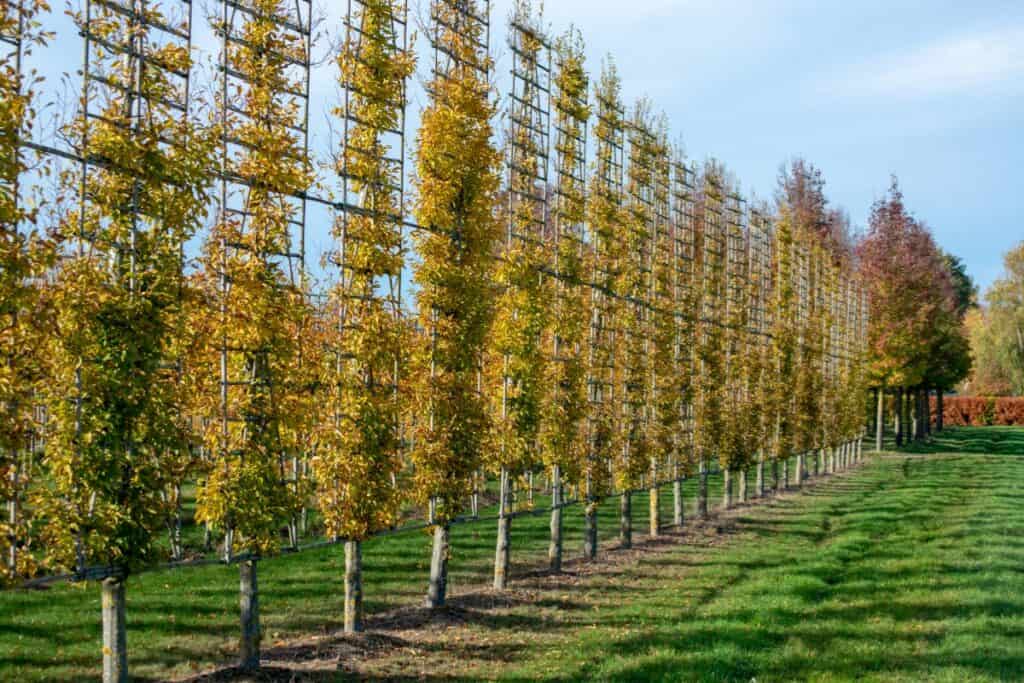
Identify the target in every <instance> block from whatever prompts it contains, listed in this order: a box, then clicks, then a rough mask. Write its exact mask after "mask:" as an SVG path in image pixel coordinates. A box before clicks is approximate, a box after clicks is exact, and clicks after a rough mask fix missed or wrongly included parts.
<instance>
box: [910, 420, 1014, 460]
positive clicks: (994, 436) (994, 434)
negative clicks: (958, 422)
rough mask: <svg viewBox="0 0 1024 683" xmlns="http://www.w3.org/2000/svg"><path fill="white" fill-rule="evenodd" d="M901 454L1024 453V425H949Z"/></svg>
mask: <svg viewBox="0 0 1024 683" xmlns="http://www.w3.org/2000/svg"><path fill="white" fill-rule="evenodd" d="M897 450H898V452H900V453H920V454H930V453H976V454H991V455H1022V456H1024V428H1021V427H947V428H946V429H944V430H942V431H941V432H937V433H932V434H931V435H930V436H929V437H928V438H927V439H924V440H921V441H912V442H911V443H909V444H906V445H905V446H903V447H902V448H900V449H897Z"/></svg>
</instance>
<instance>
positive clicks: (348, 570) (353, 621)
mask: <svg viewBox="0 0 1024 683" xmlns="http://www.w3.org/2000/svg"><path fill="white" fill-rule="evenodd" d="M362 630H363V544H362V543H360V542H359V541H351V540H349V541H345V633H359V632H361V631H362Z"/></svg>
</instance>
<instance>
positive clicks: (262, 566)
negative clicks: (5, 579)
mask: <svg viewBox="0 0 1024 683" xmlns="http://www.w3.org/2000/svg"><path fill="white" fill-rule="evenodd" d="M753 482H754V479H753V471H752V470H751V475H750V487H751V490H753V485H754V484H753ZM721 486H722V483H721V478H720V476H715V477H712V478H711V481H710V482H709V489H710V491H709V499H710V505H711V507H712V508H715V507H718V506H720V505H721V495H722V488H721ZM695 494H696V482H695V481H687V482H684V500H685V501H686V514H687V515H690V514H692V513H693V510H694V504H695ZM548 502H549V500H548V498H547V497H545V496H538V497H537V498H536V501H535V504H536V505H537V506H545V505H547V504H548ZM659 509H660V511H661V518H662V521H663V523H671V520H672V494H671V488H670V487H665V488H663V489H662V493H661V495H660V497H659ZM494 512H495V511H494V510H493V509H490V508H488V509H482V510H481V513H482V515H490V514H493V513H494ZM632 512H633V520H634V523H633V526H634V530H635V531H634V533H636V534H637V535H639V534H641V533H645V532H646V529H647V515H648V498H647V495H646V494H635V495H634V497H633V508H632ZM564 525H565V526H564V529H565V531H564V538H565V554H564V556H565V558H566V560H570V559H572V558H574V557H578V556H579V555H580V554H581V551H582V545H583V531H582V529H583V520H582V511H581V509H580V508H579V507H578V506H576V507H571V508H567V509H566V510H565V512H564ZM495 526H496V523H495V522H493V521H480V522H475V523H468V524H462V525H457V526H455V527H453V530H452V545H453V550H452V557H451V562H450V571H451V584H450V585H451V589H450V590H451V591H452V593H453V594H458V593H459V592H460V591H462V590H464V589H466V588H467V587H478V586H479V585H480V584H485V583H489V581H490V578H491V572H492V562H493V558H494V541H495V539H494V535H495ZM599 531H600V538H601V543H602V544H603V547H609V546H610V545H612V544H614V543H615V539H616V537H617V534H618V503H617V499H610V500H608V501H607V502H606V503H605V504H603V505H602V506H601V509H600V514H599ZM199 534H200V532H199V531H198V530H197V529H194V528H193V529H186V535H187V537H189V538H192V539H198V538H199ZM512 544H513V545H512V548H513V556H512V563H513V566H512V569H513V579H514V578H515V576H516V574H517V573H518V574H522V573H523V572H525V571H527V570H528V569H531V568H535V567H537V566H538V565H539V564H540V563H541V562H543V559H544V558H545V557H546V552H547V544H548V517H547V515H537V516H533V517H521V518H517V519H516V520H514V522H513V524H512ZM429 558H430V538H429V536H428V534H427V533H426V531H408V532H402V533H398V534H395V535H392V536H385V537H380V538H375V539H372V540H370V541H368V542H366V543H365V544H364V550H363V559H364V570H363V581H364V595H365V606H366V611H367V613H368V615H372V614H373V613H375V612H380V611H382V610H386V609H391V608H394V607H397V606H400V605H408V604H411V603H418V602H419V601H421V599H422V597H423V596H424V595H425V591H426V584H427V576H428V573H429ZM237 572H238V570H237V568H236V567H233V566H230V567H226V566H222V565H210V566H199V567H186V568H179V569H171V570H160V571H151V572H146V573H142V574H139V575H136V576H132V577H130V578H129V581H128V588H127V619H128V653H129V666H130V669H131V671H132V673H133V675H134V676H136V677H138V678H139V679H146V678H150V679H157V678H164V677H168V676H181V675H186V674H188V673H190V672H193V671H197V670H199V669H207V668H209V667H210V666H212V665H217V664H223V663H225V662H231V661H233V660H234V658H235V657H236V653H237V648H238V631H239V625H238V573H237ZM343 575H344V552H343V548H342V547H341V546H333V547H327V548H321V549H315V550H309V551H304V552H302V553H298V554H290V555H289V554H285V555H282V556H280V557H275V558H267V559H265V560H262V561H261V562H260V563H259V583H260V611H261V619H262V625H263V632H264V647H265V648H269V647H273V646H274V644H275V643H280V642H282V641H283V640H284V639H286V638H289V637H295V636H296V635H299V634H310V633H325V632H330V631H333V630H336V629H339V628H341V626H342V624H343V614H342V597H343V583H342V579H343ZM99 593H100V591H99V586H98V584H96V583H86V584H77V585H69V584H58V585H54V586H52V587H50V588H48V589H40V590H14V591H6V592H2V593H0V680H4V681H7V680H12V681H13V680H17V681H33V680H47V681H49V680H58V681H59V680H64V681H78V680H83V679H85V680H90V679H95V678H97V677H98V676H99V669H100V660H101V640H100V599H99Z"/></svg>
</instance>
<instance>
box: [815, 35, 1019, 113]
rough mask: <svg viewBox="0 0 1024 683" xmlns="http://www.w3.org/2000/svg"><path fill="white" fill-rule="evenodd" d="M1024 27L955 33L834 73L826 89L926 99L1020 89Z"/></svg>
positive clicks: (848, 93) (869, 94) (849, 93)
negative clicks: (1005, 88) (956, 34)
mask: <svg viewBox="0 0 1024 683" xmlns="http://www.w3.org/2000/svg"><path fill="white" fill-rule="evenodd" d="M1022 77H1024V27H1010V28H1003V29H998V30H990V31H986V32H978V33H973V34H967V35H959V36H953V37H950V38H947V39H944V40H942V41H939V42H935V43H932V44H930V45H926V46H923V47H919V48H917V49H914V50H910V51H906V52H903V53H899V54H889V55H886V56H884V57H882V58H879V59H875V60H872V61H871V62H869V63H865V64H861V65H858V66H856V67H854V68H852V69H849V70H847V71H846V72H843V73H839V74H832V75H831V76H830V78H829V80H830V82H831V83H830V86H829V88H828V89H829V90H832V91H837V92H839V93H841V94H845V95H849V96H857V97H875V96H897V97H927V96H932V95H949V94H961V93H972V92H979V91H983V90H985V89H988V88H992V87H993V86H1000V85H1006V86H1007V87H1013V88H1016V87H1019V86H1020V84H1021V82H1022V81H1024V78H1022Z"/></svg>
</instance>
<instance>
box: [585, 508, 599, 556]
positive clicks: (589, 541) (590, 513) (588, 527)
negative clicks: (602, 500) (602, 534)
mask: <svg viewBox="0 0 1024 683" xmlns="http://www.w3.org/2000/svg"><path fill="white" fill-rule="evenodd" d="M583 559H585V560H596V559H597V501H594V500H590V501H588V502H587V507H586V508H585V509H584V511H583Z"/></svg>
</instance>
